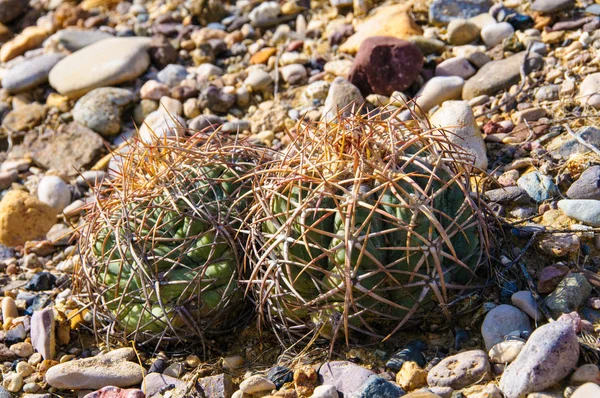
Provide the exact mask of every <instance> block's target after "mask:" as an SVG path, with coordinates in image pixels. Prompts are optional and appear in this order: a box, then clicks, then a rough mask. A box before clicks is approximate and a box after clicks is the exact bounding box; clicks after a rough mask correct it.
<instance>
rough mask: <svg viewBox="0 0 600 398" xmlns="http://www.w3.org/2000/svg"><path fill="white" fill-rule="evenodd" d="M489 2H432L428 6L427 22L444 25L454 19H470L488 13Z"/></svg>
mask: <svg viewBox="0 0 600 398" xmlns="http://www.w3.org/2000/svg"><path fill="white" fill-rule="evenodd" d="M491 6H492V2H491V1H490V0H433V1H432V2H431V4H430V5H429V22H430V23H432V24H434V25H446V24H448V23H449V22H450V21H451V20H453V19H455V18H463V19H467V18H471V17H474V16H477V15H479V14H483V13H486V12H488V10H489V9H490V7H491Z"/></svg>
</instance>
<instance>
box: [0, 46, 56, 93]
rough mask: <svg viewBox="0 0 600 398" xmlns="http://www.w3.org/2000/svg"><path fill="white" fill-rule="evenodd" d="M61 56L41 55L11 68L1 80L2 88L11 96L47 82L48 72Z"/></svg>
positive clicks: (53, 54)
mask: <svg viewBox="0 0 600 398" xmlns="http://www.w3.org/2000/svg"><path fill="white" fill-rule="evenodd" d="M62 58H64V55H63V54H60V53H52V54H43V55H39V56H37V57H34V58H31V59H28V60H26V61H23V62H21V63H20V64H17V65H16V66H14V67H12V68H11V69H10V70H9V71H8V72H7V73H6V75H4V77H3V78H2V87H4V88H5V89H6V90H8V92H9V93H11V94H16V93H19V92H21V91H26V90H29V89H31V88H34V87H36V86H39V85H40V84H44V83H46V82H47V81H48V74H49V73H50V70H51V69H52V68H53V67H54V65H56V64H57V63H58V61H60V60H61V59H62Z"/></svg>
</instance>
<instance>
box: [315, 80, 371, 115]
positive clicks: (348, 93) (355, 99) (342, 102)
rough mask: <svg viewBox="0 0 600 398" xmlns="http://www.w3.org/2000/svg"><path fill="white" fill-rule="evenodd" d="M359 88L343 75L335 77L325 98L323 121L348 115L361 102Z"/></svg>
mask: <svg viewBox="0 0 600 398" xmlns="http://www.w3.org/2000/svg"><path fill="white" fill-rule="evenodd" d="M364 101H365V99H364V98H363V96H362V94H361V93H360V90H359V89H358V88H357V87H356V86H355V85H353V84H352V83H350V82H349V81H348V80H346V79H344V78H343V77H336V78H335V80H334V81H333V83H331V86H330V87H329V92H328V94H327V98H326V99H325V105H324V109H325V111H324V112H325V113H324V115H323V121H325V122H332V121H335V120H336V119H337V118H338V116H341V117H348V116H350V115H351V114H352V113H353V111H355V110H357V109H358V108H359V107H360V106H361V105H362V104H363V103H364Z"/></svg>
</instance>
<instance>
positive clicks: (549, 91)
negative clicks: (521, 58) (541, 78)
mask: <svg viewBox="0 0 600 398" xmlns="http://www.w3.org/2000/svg"><path fill="white" fill-rule="evenodd" d="M559 94H560V85H558V84H550V85H547V86H542V87H540V88H538V89H537V90H536V91H535V99H536V100H537V101H539V102H544V101H556V100H558V98H559Z"/></svg>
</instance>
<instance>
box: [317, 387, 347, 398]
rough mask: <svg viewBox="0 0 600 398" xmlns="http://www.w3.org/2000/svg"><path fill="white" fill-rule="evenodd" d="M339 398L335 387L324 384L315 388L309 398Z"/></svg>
mask: <svg viewBox="0 0 600 398" xmlns="http://www.w3.org/2000/svg"><path fill="white" fill-rule="evenodd" d="M339 396H340V395H339V394H338V392H337V390H336V389H335V386H332V385H329V384H325V385H322V386H317V387H315V390H314V391H313V394H312V395H311V398H339Z"/></svg>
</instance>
